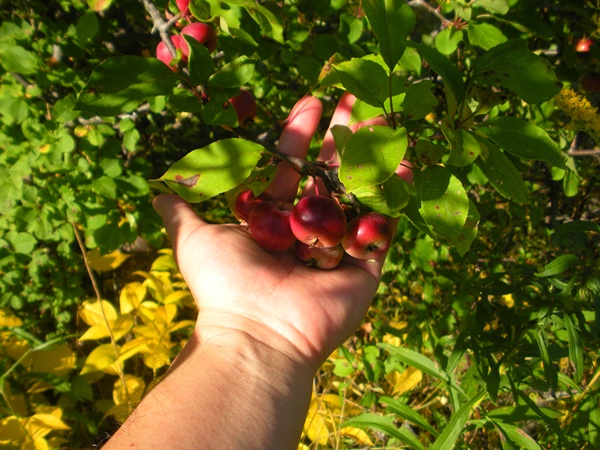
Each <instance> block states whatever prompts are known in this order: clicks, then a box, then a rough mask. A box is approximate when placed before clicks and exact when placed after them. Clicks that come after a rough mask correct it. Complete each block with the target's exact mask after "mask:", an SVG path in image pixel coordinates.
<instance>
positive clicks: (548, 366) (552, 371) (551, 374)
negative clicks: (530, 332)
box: [535, 327, 558, 392]
mask: <svg viewBox="0 0 600 450" xmlns="http://www.w3.org/2000/svg"><path fill="white" fill-rule="evenodd" d="M535 338H536V341H537V344H538V349H539V351H540V357H541V358H542V363H543V364H542V365H543V366H544V374H545V375H546V381H547V382H548V383H549V384H550V389H551V390H552V392H556V389H557V387H558V374H557V373H556V367H554V364H553V363H552V360H551V359H550V353H549V352H548V342H547V336H546V333H545V331H544V330H543V329H542V328H541V327H538V328H537V330H536V333H535Z"/></svg>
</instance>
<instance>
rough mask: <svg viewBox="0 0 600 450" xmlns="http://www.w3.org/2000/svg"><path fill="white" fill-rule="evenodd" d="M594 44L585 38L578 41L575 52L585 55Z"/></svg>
mask: <svg viewBox="0 0 600 450" xmlns="http://www.w3.org/2000/svg"><path fill="white" fill-rule="evenodd" d="M593 44H594V41H592V40H591V39H590V38H587V37H584V38H581V39H579V40H578V41H577V43H576V44H575V51H576V52H579V53H585V52H589V51H590V47H591V46H592V45H593Z"/></svg>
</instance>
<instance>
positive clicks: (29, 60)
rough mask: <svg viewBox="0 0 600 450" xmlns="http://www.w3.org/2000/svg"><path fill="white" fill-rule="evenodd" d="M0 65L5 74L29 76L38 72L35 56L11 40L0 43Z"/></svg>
mask: <svg viewBox="0 0 600 450" xmlns="http://www.w3.org/2000/svg"><path fill="white" fill-rule="evenodd" d="M0 64H1V65H2V67H3V68H4V70H6V71H7V72H16V73H20V74H22V75H29V74H32V73H35V72H37V70H38V68H37V59H36V57H35V54H33V53H32V52H30V51H28V50H25V49H24V48H23V47H21V46H19V45H16V44H15V43H14V41H11V40H7V41H0Z"/></svg>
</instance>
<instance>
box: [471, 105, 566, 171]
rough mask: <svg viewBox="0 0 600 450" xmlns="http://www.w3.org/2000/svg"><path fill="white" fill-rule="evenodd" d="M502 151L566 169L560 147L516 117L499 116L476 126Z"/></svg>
mask: <svg viewBox="0 0 600 450" xmlns="http://www.w3.org/2000/svg"><path fill="white" fill-rule="evenodd" d="M476 128H477V131H480V132H482V133H483V134H485V135H486V136H487V137H489V138H490V139H491V140H492V141H494V142H495V143H496V145H498V147H500V148H501V149H502V150H505V151H507V152H509V153H512V154H513V155H515V156H518V157H519V158H521V159H533V160H536V161H543V162H546V163H548V164H552V165H554V166H557V167H561V168H563V169H564V168H566V166H565V162H564V160H563V157H562V152H561V150H560V147H559V146H558V144H557V143H556V142H554V141H553V140H552V139H551V138H550V136H548V133H546V132H545V131H544V130H542V129H541V128H540V127H538V126H537V125H535V124H533V123H531V122H528V121H526V120H522V119H517V118H516V117H508V116H499V117H495V118H493V119H490V120H488V121H487V122H484V123H483V124H481V125H478V126H477V127H476Z"/></svg>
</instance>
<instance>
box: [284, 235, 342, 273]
mask: <svg viewBox="0 0 600 450" xmlns="http://www.w3.org/2000/svg"><path fill="white" fill-rule="evenodd" d="M295 251H296V256H297V257H298V259H299V260H300V261H302V262H305V263H306V264H307V265H309V266H311V267H317V268H319V269H326V270H328V269H334V268H335V267H337V266H338V265H339V263H340V261H341V260H342V257H343V256H344V249H343V248H342V246H341V244H338V245H336V246H335V247H329V248H325V247H313V246H312V245H307V244H305V243H304V242H300V241H296V245H295Z"/></svg>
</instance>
